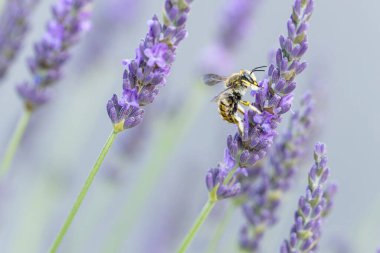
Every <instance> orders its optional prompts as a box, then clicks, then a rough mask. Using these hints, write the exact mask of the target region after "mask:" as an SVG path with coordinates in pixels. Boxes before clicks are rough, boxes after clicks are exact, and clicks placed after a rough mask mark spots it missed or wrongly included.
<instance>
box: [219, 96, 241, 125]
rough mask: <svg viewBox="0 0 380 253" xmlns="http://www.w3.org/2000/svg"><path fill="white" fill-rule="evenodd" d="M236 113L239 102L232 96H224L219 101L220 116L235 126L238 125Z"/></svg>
mask: <svg viewBox="0 0 380 253" xmlns="http://www.w3.org/2000/svg"><path fill="white" fill-rule="evenodd" d="M236 111H237V102H236V101H235V99H234V97H233V96H232V95H231V94H228V95H226V96H223V97H222V98H221V99H220V100H219V114H220V116H221V117H222V118H223V119H224V120H226V121H228V122H230V123H234V124H236V123H238V121H237V119H236V116H235V114H236Z"/></svg>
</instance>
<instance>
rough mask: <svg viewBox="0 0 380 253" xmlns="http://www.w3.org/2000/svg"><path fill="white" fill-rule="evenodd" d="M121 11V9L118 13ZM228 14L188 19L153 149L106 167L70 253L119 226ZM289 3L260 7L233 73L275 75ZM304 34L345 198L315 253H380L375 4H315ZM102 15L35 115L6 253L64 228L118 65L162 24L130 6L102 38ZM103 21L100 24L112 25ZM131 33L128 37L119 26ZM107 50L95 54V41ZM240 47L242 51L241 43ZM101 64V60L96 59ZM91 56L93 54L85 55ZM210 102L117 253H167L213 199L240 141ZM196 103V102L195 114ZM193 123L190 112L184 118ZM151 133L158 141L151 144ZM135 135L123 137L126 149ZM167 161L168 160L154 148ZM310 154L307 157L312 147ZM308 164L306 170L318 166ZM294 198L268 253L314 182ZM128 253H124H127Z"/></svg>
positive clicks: (206, 11) (36, 21)
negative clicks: (271, 70) (114, 174)
mask: <svg viewBox="0 0 380 253" xmlns="http://www.w3.org/2000/svg"><path fill="white" fill-rule="evenodd" d="M120 1H121V0H120ZM52 2H53V1H41V3H40V5H39V6H38V8H37V9H36V11H35V12H34V14H33V16H32V24H31V25H32V28H33V30H32V32H31V33H30V34H29V36H28V37H27V40H26V43H25V45H26V47H25V49H24V50H23V51H22V54H21V55H20V56H19V57H18V59H17V61H16V63H15V65H14V66H13V67H12V68H11V70H10V72H9V75H8V77H7V78H6V79H5V80H4V81H3V84H2V85H1V87H0V105H1V106H0V115H1V120H0V143H1V144H0V154H3V152H4V148H5V144H6V141H7V140H8V139H9V135H10V133H11V131H12V128H13V127H14V125H15V122H16V120H17V118H18V116H19V114H20V111H21V103H20V101H19V99H18V97H17V96H16V94H15V92H14V86H15V84H16V83H17V82H20V81H22V80H24V79H26V78H28V77H29V76H28V72H27V69H26V67H25V64H24V62H25V57H27V56H29V55H30V54H31V49H32V46H31V43H32V42H33V41H35V40H36V39H38V38H39V37H40V36H41V34H42V32H43V28H44V23H45V22H46V20H47V19H48V18H49V11H48V8H49V7H48V6H49V5H50V4H51V3H52ZM222 2H224V1H217V0H210V1H199V0H198V1H195V2H194V4H193V8H192V11H191V14H190V17H189V22H188V30H189V37H188V38H187V39H186V40H185V41H184V42H183V43H182V44H181V46H180V48H179V49H178V54H177V60H176V62H175V64H174V66H173V68H172V74H171V75H170V77H169V79H168V85H167V87H165V88H163V89H162V90H161V93H160V95H159V97H158V99H157V101H156V102H155V104H153V105H151V106H149V107H147V115H146V118H145V121H144V123H143V124H144V125H143V126H142V127H144V128H145V129H146V130H145V133H146V134H145V135H146V139H145V141H144V143H143V144H142V146H141V148H140V149H138V150H137V151H136V152H135V153H134V155H133V159H132V158H125V157H124V158H123V157H121V154H122V148H121V147H122V142H123V141H124V140H125V139H126V138H122V137H120V138H119V139H118V140H117V143H116V144H115V146H114V147H113V149H112V150H111V152H110V154H109V155H108V157H107V159H106V162H105V165H104V166H103V168H102V173H101V174H100V175H99V177H98V178H97V179H96V181H95V183H94V185H93V187H92V189H91V190H90V192H89V195H88V198H87V199H86V201H85V202H84V205H83V206H82V208H81V210H80V211H79V213H78V217H77V218H76V220H75V221H74V223H73V226H72V228H71V230H70V231H69V233H68V236H67V238H66V239H65V241H64V244H63V247H62V250H61V252H73V253H76V252H104V251H101V249H103V247H104V238H107V239H108V238H109V231H110V228H111V226H112V224H113V223H112V222H115V221H117V217H120V215H121V216H123V214H122V213H121V212H122V211H123V207H124V208H125V205H126V204H127V203H128V200H129V199H130V195H128V194H127V193H128V192H129V191H130V189H131V187H130V186H132V185H133V182H134V180H135V179H137V178H138V175H139V173H141V171H142V170H143V169H144V164H146V161H147V160H149V158H150V157H151V154H152V153H151V152H153V151H154V150H155V149H157V147H153V146H152V144H154V140H155V139H156V138H157V137H158V136H159V135H160V133H162V131H164V130H165V128H166V127H167V126H166V125H165V124H162V121H167V120H169V119H168V115H169V118H170V115H174V114H175V112H176V110H177V108H176V107H175V106H177V105H178V106H180V105H181V103H182V102H181V101H184V100H185V99H186V97H187V95H188V94H189V93H191V92H192V90H193V89H194V87H195V84H196V82H197V81H199V74H198V73H199V72H198V71H197V70H198V67H199V58H200V54H201V52H202V49H203V48H204V47H205V46H206V45H208V44H209V43H211V42H212V41H213V36H214V35H215V34H216V29H218V28H217V27H218V24H219V23H218V21H219V20H220V18H221V16H220V10H221V7H222ZM292 2H293V1H291V0H286V1H278V0H277V1H276V0H269V1H262V4H261V5H260V6H259V7H258V9H257V11H256V13H255V18H254V19H253V23H254V25H253V26H251V27H253V28H251V29H249V30H248V31H247V33H249V34H250V35H249V36H247V38H246V39H244V40H243V41H242V42H241V47H240V49H239V50H238V52H237V53H236V63H237V68H250V67H252V66H257V65H262V64H263V63H264V64H265V63H266V62H267V54H268V51H269V50H270V49H272V48H273V47H276V46H277V38H278V35H279V34H280V33H283V32H284V31H285V28H286V26H285V25H286V21H287V18H288V16H289V14H290V7H291V4H292ZM315 2H316V3H315V13H314V16H313V17H312V20H311V27H310V33H309V41H310V43H309V45H310V50H309V51H308V53H307V56H306V58H307V60H308V62H309V68H308V69H307V71H305V72H304V74H302V76H301V77H300V78H299V79H298V80H299V82H298V84H299V89H298V90H297V95H298V96H299V95H300V94H301V93H302V91H303V90H305V89H306V87H307V86H308V85H309V84H313V83H320V84H322V86H321V87H324V88H323V91H321V93H320V94H322V96H321V99H320V100H319V103H318V104H317V105H318V108H319V110H320V115H321V121H322V127H323V134H322V136H320V137H319V140H321V141H323V142H326V143H327V146H328V152H329V153H328V154H329V161H330V168H331V179H332V180H333V181H336V182H338V184H339V193H338V195H337V197H336V201H335V202H336V205H335V207H334V210H333V213H332V214H331V216H330V217H329V218H328V220H327V221H326V222H325V223H324V226H323V230H324V231H323V238H322V241H321V250H320V252H327V253H329V252H339V253H346V252H374V251H375V249H376V248H377V247H380V236H379V235H380V191H379V190H378V189H379V187H378V185H379V184H378V181H379V176H380V172H379V168H380V162H379V159H378V154H377V152H378V147H379V145H380V135H379V133H378V127H379V116H378V115H379V114H378V104H377V101H378V96H379V93H380V89H379V86H380V76H379V74H378V73H379V68H380V65H379V59H380V52H379V45H380V41H379V38H380V35H379V33H380V26H379V25H378V17H379V14H378V10H379V8H380V2H379V1H370V0H364V1H352V0H349V1H344V2H343V1H315ZM106 4H107V1H104V2H100V1H95V4H94V11H95V19H96V20H97V21H96V22H95V24H94V27H93V30H92V31H91V32H90V33H89V34H87V37H86V38H85V39H84V41H83V43H81V44H80V45H79V46H78V47H76V48H75V49H74V52H73V55H74V56H73V58H72V60H71V61H70V62H69V64H68V65H69V66H66V68H65V71H64V72H65V73H66V77H65V78H64V79H63V80H62V81H61V82H60V83H59V84H58V85H57V86H56V87H55V88H54V91H55V99H54V101H53V102H52V103H51V104H50V105H49V106H47V107H45V108H43V109H41V110H39V111H38V112H37V113H36V114H35V115H34V118H33V120H32V122H31V125H30V128H29V131H28V133H27V135H26V138H25V139H24V141H23V144H22V148H20V150H19V152H18V154H17V157H16V161H15V163H14V165H13V168H12V173H11V174H10V175H9V177H8V178H7V182H6V184H3V185H2V186H1V187H0V188H1V189H0V190H1V197H0V198H1V199H0V245H1V246H0V247H1V248H0V251H1V252H2V253H3V252H4V253H6V252H7V253H8V252H9V253H23V252H28V253H34V252H46V251H47V248H48V246H49V244H50V243H51V241H52V239H53V238H54V236H55V234H56V232H57V230H58V228H59V226H60V225H61V223H62V222H63V219H64V218H65V216H66V214H67V212H68V211H69V208H70V207H71V204H72V203H73V200H74V198H75V196H76V194H77V192H78V191H79V189H80V187H81V185H82V183H83V181H84V179H85V177H86V175H87V173H88V171H89V170H90V167H91V165H92V163H93V161H94V159H95V158H96V156H97V154H98V152H99V150H100V148H101V146H102V144H103V142H104V140H105V139H106V137H107V135H108V133H109V132H110V130H111V124H110V122H109V119H108V117H107V114H106V111H105V104H106V101H107V99H108V98H110V96H111V95H112V94H113V93H114V92H117V93H120V91H121V75H122V65H121V61H122V59H124V58H130V57H133V56H134V48H135V47H136V46H137V43H138V42H139V40H140V38H142V37H143V36H144V34H145V32H146V20H148V19H149V18H150V17H151V16H152V14H153V13H158V14H160V11H161V10H162V4H163V1H148V0H141V1H138V2H136V3H135V5H136V9H135V11H134V14H135V15H132V14H130V13H128V12H126V14H125V15H126V16H128V19H126V20H124V21H119V23H114V24H112V26H111V27H110V26H109V25H106V27H102V26H101V24H103V26H104V22H103V21H99V20H102V16H101V14H102V13H104V12H103V11H102V10H101V8H100V6H104V8H105V5H106ZM103 15H104V14H103ZM123 22H124V23H123ZM94 38H95V39H97V40H98V43H99V45H100V46H98V47H97V46H93V45H94V43H93V42H91V39H92V40H93V39H94ZM237 39H239V38H237ZM103 44H104V45H106V48H105V49H104V50H105V51H104V52H103V53H102V51H100V48H101V45H103ZM86 52H87V53H86ZM215 92H216V90H215V89H209V90H205V91H204V92H203V93H202V94H203V95H202V97H200V98H198V100H199V101H202V103H203V105H202V108H203V109H202V113H201V114H200V115H198V116H197V117H196V120H195V121H194V122H193V123H192V124H191V125H190V127H189V131H186V133H185V134H184V136H183V139H182V140H180V144H179V145H178V146H177V147H176V149H175V152H172V154H171V155H170V159H169V160H168V161H167V165H166V166H165V167H166V170H165V172H163V175H162V179H161V180H160V182H159V183H158V184H157V185H156V186H155V187H154V191H153V192H151V193H150V194H149V199H147V203H145V205H144V208H143V210H141V211H140V212H138V215H137V216H136V220H138V219H142V220H140V221H138V223H136V226H135V227H134V229H133V232H132V233H130V234H129V235H128V236H126V239H125V242H124V248H123V250H122V251H120V252H172V251H173V250H174V249H175V247H177V245H178V244H179V242H180V240H181V239H182V238H183V236H184V234H185V232H186V231H187V229H188V228H189V227H190V225H191V223H192V221H193V220H194V219H195V217H196V216H197V214H198V212H199V211H200V209H201V207H202V205H203V203H204V202H205V200H206V198H207V191H206V188H205V186H204V175H205V173H206V171H207V169H208V168H209V167H212V166H215V165H216V164H217V162H218V161H220V160H221V159H222V157H223V149H224V147H225V139H226V136H227V135H228V134H230V133H233V132H234V131H235V129H234V127H233V126H232V125H227V124H225V123H224V122H222V121H221V120H220V119H219V116H218V115H217V113H216V109H215V105H214V104H211V103H208V101H209V99H210V98H211V97H212V96H213V95H215ZM198 100H197V101H198ZM189 110H192V108H189ZM154 129H156V130H154ZM134 133H135V134H138V133H139V130H138V129H134V130H133V131H131V132H125V133H123V135H124V137H127V136H128V135H130V136H132V135H134ZM158 148H159V147H158ZM310 148H311V147H310ZM310 160H311V157H310V159H308V161H309V163H307V164H310V162H311V161H310ZM115 166H116V167H117V168H119V169H121V170H125V173H124V174H123V175H124V176H123V177H122V178H120V180H117V182H115V181H110V180H109V179H107V173H104V172H105V171H107V170H108V171H109V170H111V169H112V167H115ZM308 166H309V165H306V166H305V168H304V169H305V170H304V171H303V173H301V175H300V176H299V178H298V179H297V186H296V187H294V188H293V190H292V191H291V192H290V193H289V195H288V196H287V197H286V199H285V202H284V205H283V207H282V209H281V210H280V213H281V217H282V219H281V222H280V223H279V224H278V226H276V227H275V228H274V229H272V230H271V231H270V232H269V233H268V234H267V236H266V238H265V242H264V244H263V246H264V247H263V251H262V252H276V251H277V249H278V247H279V245H280V243H281V241H282V240H283V238H284V237H286V236H288V233H289V229H290V225H291V223H292V221H293V211H294V209H295V207H296V204H297V198H298V196H299V195H300V194H303V192H304V188H305V183H306V170H307V168H308ZM223 209H224V204H221V205H219V207H217V208H216V209H215V212H214V215H213V216H212V217H211V218H210V219H209V220H208V221H207V222H206V224H205V225H204V227H203V228H202V230H201V231H200V233H199V235H198V237H197V238H196V240H195V242H194V244H193V246H192V248H191V250H190V251H189V252H203V251H204V249H205V246H206V245H207V242H208V240H209V238H210V237H211V235H212V234H213V233H214V229H215V226H216V224H217V222H218V216H219V215H220V214H221V213H222V212H223ZM242 222H243V219H242V217H241V213H240V212H236V213H235V216H234V221H233V222H231V223H230V224H229V227H228V231H227V232H226V234H225V236H224V238H223V242H222V245H221V248H220V249H221V252H233V251H234V250H235V249H236V244H235V242H236V238H237V234H238V229H239V226H240V224H242ZM118 252H119V251H118Z"/></svg>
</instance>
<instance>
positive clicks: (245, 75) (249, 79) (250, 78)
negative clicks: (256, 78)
mask: <svg viewBox="0 0 380 253" xmlns="http://www.w3.org/2000/svg"><path fill="white" fill-rule="evenodd" d="M243 77H244V78H245V79H246V80H247V81H248V82H250V83H253V80H252V77H251V76H250V75H248V74H247V73H244V74H243Z"/></svg>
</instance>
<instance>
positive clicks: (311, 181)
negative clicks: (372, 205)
mask: <svg viewBox="0 0 380 253" xmlns="http://www.w3.org/2000/svg"><path fill="white" fill-rule="evenodd" d="M314 161H315V164H314V165H313V167H312V168H311V170H310V172H309V177H308V187H307V189H306V194H305V196H301V197H300V199H299V201H298V210H297V211H296V213H295V224H294V225H293V227H292V229H291V231H290V239H289V240H285V241H284V243H283V244H282V246H281V249H280V252H281V253H290V252H315V249H316V248H317V244H318V242H319V240H320V237H321V225H322V220H323V218H324V217H325V215H326V214H327V213H328V212H329V209H330V208H331V203H332V202H331V199H332V197H333V195H334V194H335V191H336V186H333V187H331V186H329V187H326V185H325V184H326V181H327V178H328V176H329V169H328V168H327V156H326V147H325V145H324V144H322V143H317V144H316V145H315V149H314ZM331 189H334V190H333V191H331Z"/></svg>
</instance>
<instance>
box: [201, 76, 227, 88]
mask: <svg viewBox="0 0 380 253" xmlns="http://www.w3.org/2000/svg"><path fill="white" fill-rule="evenodd" d="M225 80H227V77H225V76H220V75H217V74H206V75H204V76H203V82H204V83H205V84H207V85H208V86H213V85H215V84H217V83H220V82H224V81H225Z"/></svg>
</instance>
